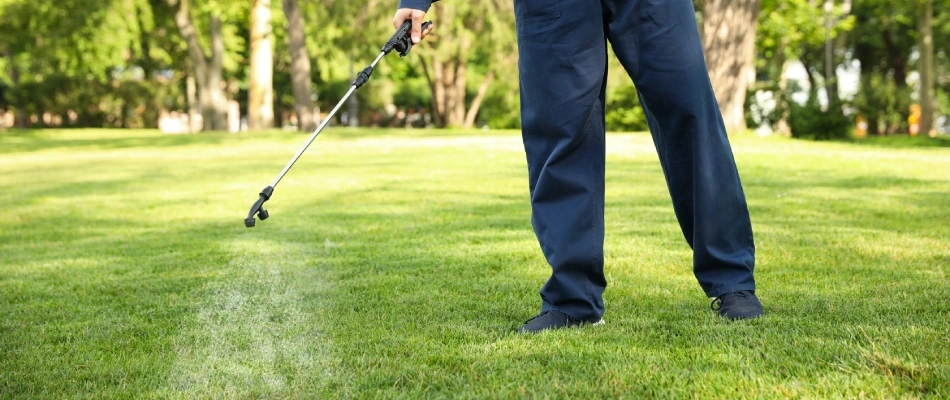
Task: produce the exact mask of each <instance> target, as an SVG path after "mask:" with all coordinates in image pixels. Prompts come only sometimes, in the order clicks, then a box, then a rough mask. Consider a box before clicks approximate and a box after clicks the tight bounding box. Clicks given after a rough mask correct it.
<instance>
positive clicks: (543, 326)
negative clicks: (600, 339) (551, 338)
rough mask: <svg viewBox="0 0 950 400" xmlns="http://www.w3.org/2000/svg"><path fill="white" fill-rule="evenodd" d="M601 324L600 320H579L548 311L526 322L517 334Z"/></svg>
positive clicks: (554, 311)
mask: <svg viewBox="0 0 950 400" xmlns="http://www.w3.org/2000/svg"><path fill="white" fill-rule="evenodd" d="M603 323H604V320H602V319H598V320H597V321H585V320H579V319H574V318H572V317H571V316H570V315H567V314H565V313H562V312H560V311H556V310H550V311H542V312H541V314H538V315H537V316H536V317H534V318H531V319H529V320H528V321H526V322H525V323H524V326H522V327H521V329H518V333H538V332H541V331H545V330H548V329H561V328H570V327H572V326H578V325H587V324H590V325H600V324H603Z"/></svg>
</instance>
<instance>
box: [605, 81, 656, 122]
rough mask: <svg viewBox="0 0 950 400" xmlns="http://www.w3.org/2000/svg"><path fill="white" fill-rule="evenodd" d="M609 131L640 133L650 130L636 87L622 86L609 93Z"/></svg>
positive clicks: (627, 83)
mask: <svg viewBox="0 0 950 400" xmlns="http://www.w3.org/2000/svg"><path fill="white" fill-rule="evenodd" d="M606 121H607V130H608V131H611V132H639V131H646V130H648V129H649V127H648V126H647V119H646V116H645V115H644V114H643V108H642V107H640V96H639V95H638V94H637V89H636V87H634V86H633V84H632V83H629V79H628V80H626V83H625V84H621V85H619V86H618V87H616V88H614V89H613V90H608V93H607V117H606Z"/></svg>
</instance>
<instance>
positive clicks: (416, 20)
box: [393, 8, 432, 44]
mask: <svg viewBox="0 0 950 400" xmlns="http://www.w3.org/2000/svg"><path fill="white" fill-rule="evenodd" d="M425 17H426V12H425V11H422V10H415V9H412V8H400V9H398V10H396V16H394V17H393V27H395V28H396V29H399V27H400V26H402V23H403V22H406V20H407V19H411V20H412V30H410V31H409V32H410V33H409V34H410V36H411V37H412V43H413V44H418V43H419V41H421V40H422V38H424V37H426V35H428V34H429V32H431V31H432V25H429V27H428V28H426V30H425V31H423V30H422V20H423V19H424V18H425Z"/></svg>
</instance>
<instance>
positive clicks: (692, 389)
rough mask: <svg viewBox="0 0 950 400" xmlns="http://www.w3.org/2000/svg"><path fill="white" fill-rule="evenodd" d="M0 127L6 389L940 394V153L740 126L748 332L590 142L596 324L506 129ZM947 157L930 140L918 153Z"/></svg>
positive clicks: (948, 386)
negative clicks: (571, 280) (574, 313)
mask: <svg viewBox="0 0 950 400" xmlns="http://www.w3.org/2000/svg"><path fill="white" fill-rule="evenodd" d="M305 138H306V136H305V135H300V134H291V133H283V132H269V133H255V134H241V135H227V134H200V135H192V136H169V135H161V134H159V133H157V132H154V131H103V130H89V131H82V130H80V131H52V130H50V131H27V132H22V131H20V132H0V203H2V204H3V205H4V208H3V212H2V213H0V398H57V399H59V398H339V397H344V398H394V397H399V398H444V397H453V398H454V397H461V398H521V397H544V398H578V399H580V398H615V397H631V398H699V399H707V398H926V397H933V398H950V280H948V276H947V275H948V272H950V271H948V269H950V266H948V265H950V147H947V146H944V145H942V144H941V143H943V144H945V143H946V142H941V143H938V145H934V146H903V145H897V144H896V143H895V142H877V143H874V144H873V145H864V144H862V143H815V142H803V141H794V140H790V139H781V138H758V137H751V136H749V137H745V136H740V137H735V138H733V147H734V150H735V153H736V158H737V162H738V164H739V169H740V173H741V175H742V179H743V182H744V184H745V190H746V193H747V195H748V198H749V203H750V208H751V212H752V220H753V224H754V228H755V230H756V235H757V236H756V242H757V248H758V261H757V268H756V272H757V278H758V284H759V292H758V294H759V296H760V298H761V299H762V301H763V303H764V304H765V309H766V316H765V317H763V318H760V319H757V320H753V321H743V322H735V323H732V322H726V321H723V320H720V319H719V318H718V317H716V315H715V314H714V312H712V311H711V310H710V309H709V299H707V298H705V297H704V295H703V293H702V291H701V290H700V289H699V286H698V284H697V283H696V282H695V279H694V278H693V276H692V272H691V261H690V251H689V249H688V248H687V245H686V243H685V240H684V239H683V237H682V234H681V233H680V232H679V228H678V226H677V224H676V221H675V218H674V216H673V211H672V207H671V205H670V200H669V197H668V194H667V192H666V189H665V184H664V180H663V177H662V175H661V172H660V167H659V165H658V163H657V160H656V155H655V151H654V149H653V146H652V142H651V140H650V137H649V135H647V134H611V135H609V137H608V147H609V149H608V162H609V164H608V167H607V174H608V176H607V186H608V192H607V209H606V216H607V242H606V249H605V250H606V255H607V265H606V272H607V275H608V280H609V287H608V289H607V292H606V294H605V296H606V298H605V300H606V304H607V314H606V315H605V320H606V322H607V323H606V325H603V326H597V327H589V328H584V329H572V330H566V331H556V332H547V333H544V334H540V335H535V336H527V337H523V336H518V335H516V334H515V333H514V332H515V330H516V329H517V327H519V326H520V325H521V324H522V323H523V322H524V320H526V319H528V318H530V317H532V316H533V315H534V314H535V313H536V312H537V310H538V308H539V306H540V300H539V297H538V294H537V292H538V289H539V288H540V286H541V284H543V283H544V281H545V279H546V278H547V276H548V274H549V268H548V267H547V265H546V263H545V262H544V259H543V258H542V256H541V254H540V250H539V248H538V245H537V242H536V241H535V238H534V234H533V232H532V231H531V226H530V222H529V215H530V208H529V204H528V196H527V175H526V174H527V173H526V168H525V160H524V153H523V150H522V148H521V139H520V137H519V136H518V134H517V132H510V131H509V132H499V131H465V132H458V131H456V132H439V131H421V130H413V131H403V130H394V131H374V130H356V131H354V130H348V129H342V128H333V129H330V130H327V131H326V132H324V133H323V134H322V135H321V136H320V138H318V139H317V140H316V141H315V142H314V144H313V146H311V148H310V149H309V150H308V152H307V153H306V154H305V155H304V157H303V158H302V159H301V160H300V161H299V162H298V163H297V165H296V166H295V167H294V168H293V169H292V170H291V171H290V173H289V174H288V175H287V177H286V178H285V179H284V180H283V181H282V182H281V184H280V185H279V186H278V187H277V190H276V192H275V194H274V197H273V198H272V199H271V201H269V202H268V203H267V208H268V209H269V210H270V214H271V218H270V219H268V220H266V221H261V222H258V223H257V227H255V228H253V229H247V228H245V227H244V223H243V219H244V217H245V216H246V213H247V210H248V207H250V205H251V203H253V202H254V200H256V199H257V193H258V191H259V190H260V189H261V188H263V187H264V186H267V184H268V183H270V181H271V180H272V179H273V178H274V176H275V175H276V174H277V173H278V172H279V171H280V169H281V168H282V167H283V166H284V164H285V163H286V162H287V161H288V160H289V159H290V157H291V156H292V155H293V153H294V152H295V151H296V150H297V148H298V147H299V146H300V145H301V144H302V143H303V142H304V140H305ZM934 143H937V142H934Z"/></svg>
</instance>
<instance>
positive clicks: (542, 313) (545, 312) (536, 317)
mask: <svg viewBox="0 0 950 400" xmlns="http://www.w3.org/2000/svg"><path fill="white" fill-rule="evenodd" d="M549 312H550V311H542V312H541V313H540V314H538V315H535V316H533V317H531V319H529V320H527V321H525V322H524V323H526V324H527V323H529V322H531V321H534V320H536V319H538V318H541V317H543V316H544V315H546V314H547V313H549Z"/></svg>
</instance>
